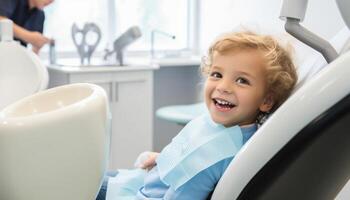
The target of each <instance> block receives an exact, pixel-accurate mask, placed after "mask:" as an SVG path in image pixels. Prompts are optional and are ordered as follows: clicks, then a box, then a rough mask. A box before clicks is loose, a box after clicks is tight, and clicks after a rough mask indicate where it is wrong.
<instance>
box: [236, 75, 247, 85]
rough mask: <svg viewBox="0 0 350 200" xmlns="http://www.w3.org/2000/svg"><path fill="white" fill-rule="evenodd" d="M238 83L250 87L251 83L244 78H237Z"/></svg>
mask: <svg viewBox="0 0 350 200" xmlns="http://www.w3.org/2000/svg"><path fill="white" fill-rule="evenodd" d="M236 82H237V83H240V84H245V85H250V82H249V81H248V80H247V79H245V78H242V77H239V78H237V79H236Z"/></svg>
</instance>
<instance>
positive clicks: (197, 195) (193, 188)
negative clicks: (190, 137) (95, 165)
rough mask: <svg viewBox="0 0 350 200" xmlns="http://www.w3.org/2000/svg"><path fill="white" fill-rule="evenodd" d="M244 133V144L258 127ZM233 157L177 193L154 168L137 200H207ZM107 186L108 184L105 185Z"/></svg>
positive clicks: (193, 180) (196, 177) (212, 168)
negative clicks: (147, 199)
mask: <svg viewBox="0 0 350 200" xmlns="http://www.w3.org/2000/svg"><path fill="white" fill-rule="evenodd" d="M241 130H242V133H243V144H244V143H245V142H247V141H248V139H249V138H250V137H251V136H252V135H253V134H254V133H255V131H256V130H257V126H256V125H254V126H250V127H245V128H241ZM232 159H233V157H230V158H226V159H224V160H221V161H219V162H217V163H216V164H214V165H212V166H211V167H209V168H207V169H205V170H203V171H201V172H200V173H199V174H197V175H196V176H194V177H193V178H192V179H191V180H190V181H188V182H187V183H185V184H184V185H182V186H181V187H180V188H178V189H177V190H176V191H175V190H173V189H172V188H169V186H167V185H165V184H164V183H163V182H162V181H161V180H160V176H159V173H158V170H157V167H154V168H153V169H152V170H151V171H149V173H147V176H146V178H145V180H144V186H143V187H141V188H140V190H139V191H138V193H137V197H136V199H140V200H141V199H146V198H149V199H164V200H173V199H181V200H193V199H196V200H202V199H203V200H205V199H207V198H208V196H209V195H210V194H211V192H212V191H213V190H214V189H215V186H216V184H217V182H218V181H219V179H220V178H221V176H222V175H223V173H224V172H225V170H226V168H227V167H228V165H229V164H230V162H231V160H232ZM105 186H106V183H105ZM105 186H104V187H103V188H102V189H101V191H100V193H99V196H98V198H97V200H104V199H105V192H106V190H107V188H106V187H105Z"/></svg>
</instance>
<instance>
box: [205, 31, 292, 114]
mask: <svg viewBox="0 0 350 200" xmlns="http://www.w3.org/2000/svg"><path fill="white" fill-rule="evenodd" d="M237 49H239V50H258V51H260V52H261V53H263V56H264V58H265V61H266V72H267V73H266V76H267V88H268V93H269V94H272V98H273V101H274V106H273V107H272V109H271V111H270V112H273V111H274V110H276V109H277V108H278V107H279V106H280V105H281V104H282V103H283V102H284V101H285V100H286V99H287V97H288V96H289V95H290V94H291V92H292V90H293V88H294V86H295V84H296V82H297V79H298V78H297V73H296V69H295V66H294V64H293V61H292V58H291V53H290V51H289V50H287V49H285V48H283V47H282V46H281V45H280V44H279V43H278V42H277V40H276V39H274V38H273V37H272V36H269V35H259V34H256V33H253V32H250V31H243V32H234V33H228V34H224V35H222V36H221V37H219V38H218V39H217V40H216V41H215V42H214V43H213V44H212V45H211V46H210V48H209V50H208V55H207V56H206V57H203V60H202V66H201V69H202V72H203V73H204V74H206V75H207V74H208V72H209V69H210V67H211V64H212V60H213V54H214V52H218V53H220V54H224V53H227V52H232V51H234V50H237Z"/></svg>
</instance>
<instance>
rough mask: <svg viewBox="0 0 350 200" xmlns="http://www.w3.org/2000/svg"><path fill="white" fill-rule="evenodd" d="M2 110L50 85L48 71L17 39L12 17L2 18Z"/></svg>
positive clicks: (0, 64) (0, 34) (0, 100)
mask: <svg viewBox="0 0 350 200" xmlns="http://www.w3.org/2000/svg"><path fill="white" fill-rule="evenodd" d="M0 55H1V59H0V95H1V98H0V110H1V109H2V108H4V107H5V106H7V105H9V104H10V103H12V102H15V101H17V100H19V99H21V98H23V97H26V96H28V95H31V94H34V93H36V92H38V91H41V90H44V89H46V88H47V86H48V80H49V76H48V72H47V69H46V67H45V66H44V65H43V64H42V63H41V61H40V60H39V58H38V57H37V56H36V55H35V54H34V53H33V52H32V51H30V50H28V49H26V48H24V47H23V46H21V45H20V44H19V43H18V42H17V41H14V40H13V26H12V21H10V20H7V19H6V20H0Z"/></svg>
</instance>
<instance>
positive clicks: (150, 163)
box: [140, 152, 159, 170]
mask: <svg viewBox="0 0 350 200" xmlns="http://www.w3.org/2000/svg"><path fill="white" fill-rule="evenodd" d="M158 155H159V153H157V152H149V154H148V158H147V159H145V160H144V161H143V163H142V164H141V166H140V167H141V168H142V169H147V170H150V169H152V168H153V167H154V166H155V165H156V159H157V157H158Z"/></svg>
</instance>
